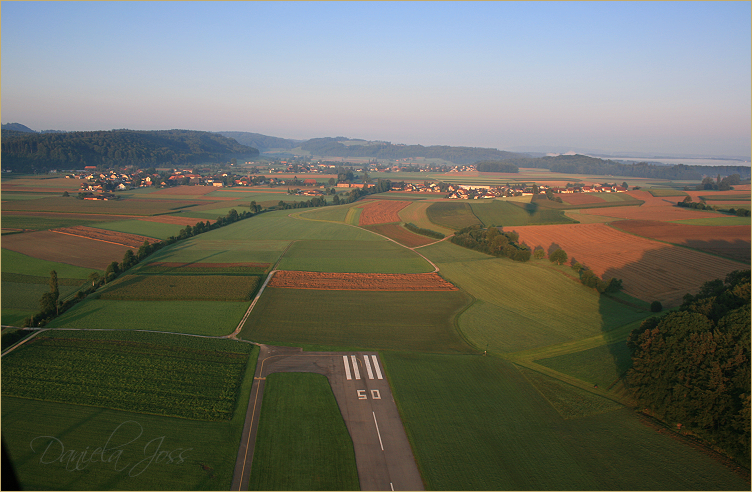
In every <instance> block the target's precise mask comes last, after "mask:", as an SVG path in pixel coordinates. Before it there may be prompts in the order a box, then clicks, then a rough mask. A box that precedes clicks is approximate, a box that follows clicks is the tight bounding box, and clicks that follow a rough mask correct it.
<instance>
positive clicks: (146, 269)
mask: <svg viewBox="0 0 752 492" xmlns="http://www.w3.org/2000/svg"><path fill="white" fill-rule="evenodd" d="M271 266H272V264H271V263H198V262H188V263H180V262H169V261H154V262H150V263H148V264H145V265H142V266H140V267H139V268H138V273H139V274H140V275H153V274H164V275H261V274H264V273H267V272H268V271H269V269H270V267H271Z"/></svg>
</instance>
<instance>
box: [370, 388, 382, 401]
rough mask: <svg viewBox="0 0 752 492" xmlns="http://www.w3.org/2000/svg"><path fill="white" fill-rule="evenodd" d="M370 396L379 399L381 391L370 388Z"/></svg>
mask: <svg viewBox="0 0 752 492" xmlns="http://www.w3.org/2000/svg"><path fill="white" fill-rule="evenodd" d="M371 398H373V399H374V400H381V393H380V392H379V390H371Z"/></svg>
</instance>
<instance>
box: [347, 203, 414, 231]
mask: <svg viewBox="0 0 752 492" xmlns="http://www.w3.org/2000/svg"><path fill="white" fill-rule="evenodd" d="M408 205H410V202H403V201H398V200H375V201H372V202H368V203H367V204H365V205H363V206H362V207H360V208H361V212H360V217H359V219H358V225H361V226H366V225H373V224H386V223H389V222H399V221H400V217H399V215H398V212H399V211H400V210H402V209H403V208H405V207H406V206H408Z"/></svg>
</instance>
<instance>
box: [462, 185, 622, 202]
mask: <svg viewBox="0 0 752 492" xmlns="http://www.w3.org/2000/svg"><path fill="white" fill-rule="evenodd" d="M447 190H448V192H449V194H448V195H447V198H453V199H461V200H470V199H479V198H497V197H504V196H529V195H535V194H537V193H547V192H548V191H551V192H553V193H623V192H625V191H627V188H625V187H623V186H619V185H616V184H613V185H606V184H604V185H597V184H594V185H582V186H567V187H565V188H561V187H551V186H548V185H544V184H542V185H535V184H533V185H531V186H526V185H520V184H516V185H504V186H462V185H449V188H448V189H447Z"/></svg>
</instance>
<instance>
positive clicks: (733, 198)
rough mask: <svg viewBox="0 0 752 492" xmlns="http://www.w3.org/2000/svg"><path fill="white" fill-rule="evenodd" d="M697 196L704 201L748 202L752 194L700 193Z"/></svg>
mask: <svg viewBox="0 0 752 492" xmlns="http://www.w3.org/2000/svg"><path fill="white" fill-rule="evenodd" d="M699 198H700V199H701V200H705V201H706V202H737V201H738V202H749V201H750V199H751V198H752V195H750V194H749V193H736V194H718V195H700V196H699Z"/></svg>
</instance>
